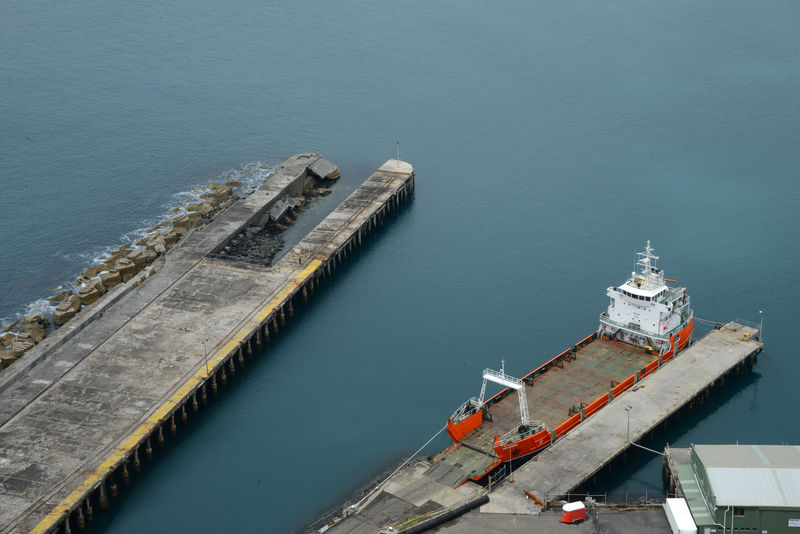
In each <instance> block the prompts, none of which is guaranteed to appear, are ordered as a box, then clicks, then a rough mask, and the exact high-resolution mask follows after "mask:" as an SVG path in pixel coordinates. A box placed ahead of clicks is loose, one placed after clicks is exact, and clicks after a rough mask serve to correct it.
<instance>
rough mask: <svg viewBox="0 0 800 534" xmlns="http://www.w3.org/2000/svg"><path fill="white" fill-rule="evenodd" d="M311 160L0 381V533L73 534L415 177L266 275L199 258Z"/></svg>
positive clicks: (288, 169)
mask: <svg viewBox="0 0 800 534" xmlns="http://www.w3.org/2000/svg"><path fill="white" fill-rule="evenodd" d="M319 159H320V156H319V155H316V154H301V155H297V156H294V157H293V158H290V159H289V160H287V162H285V163H284V165H283V168H282V169H281V170H280V171H278V172H277V173H276V174H275V175H273V176H271V177H270V178H268V180H267V181H266V182H265V184H264V185H263V186H262V187H261V188H260V189H258V190H257V191H255V192H253V193H252V194H251V195H250V196H248V197H246V198H244V199H241V200H239V201H238V202H236V203H235V204H234V205H233V206H231V207H230V208H229V209H228V210H227V211H226V212H225V213H223V214H221V215H220V216H219V217H218V218H217V219H216V220H214V221H213V222H212V223H210V224H208V225H207V226H205V227H202V228H196V229H194V230H193V231H192V232H190V234H189V235H187V236H186V237H185V238H184V239H183V240H182V241H181V242H180V243H179V245H178V246H176V247H175V248H174V249H172V250H171V251H169V252H168V253H167V254H166V256H165V257H164V258H162V259H160V260H157V262H156V263H155V264H154V265H153V268H154V271H155V274H152V275H151V276H148V277H147V278H146V279H144V280H139V281H138V282H137V280H135V279H134V280H131V281H129V282H128V283H126V284H124V285H122V286H119V287H117V288H115V289H114V290H113V291H112V292H110V293H111V294H109V295H107V296H106V297H105V298H104V299H101V301H99V302H98V303H96V306H95V307H92V308H90V309H89V310H87V311H86V312H82V313H81V314H80V316H79V317H76V319H75V320H73V321H71V322H70V323H68V324H67V325H65V327H64V328H62V329H60V330H59V331H58V332H56V333H55V334H54V335H53V336H51V337H49V338H47V339H46V340H45V341H44V342H43V343H42V344H41V345H40V346H37V347H36V349H34V351H31V352H30V353H28V354H26V355H25V356H24V357H23V359H21V360H20V361H19V362H17V363H18V364H19V365H17V363H15V366H16V368H10V369H9V370H8V371H13V372H9V373H8V374H6V373H4V376H3V378H2V381H0V532H29V531H33V532H50V531H53V530H55V529H57V528H59V527H63V526H67V527H70V526H71V528H73V529H74V528H75V527H76V525H75V523H74V522H75V521H80V522H83V521H84V516H85V515H89V516H90V517H91V514H92V506H93V503H94V505H95V506H96V503H97V499H98V498H100V499H101V500H104V499H106V498H107V497H106V494H107V491H108V489H107V487H106V480H107V478H108V477H109V476H111V475H113V474H114V473H115V472H117V473H118V472H120V471H121V472H122V473H123V474H124V475H127V469H128V468H129V464H130V463H133V462H134V461H135V462H138V458H139V456H138V455H139V454H144V451H143V450H141V449H144V448H147V449H149V448H150V447H151V446H154V445H155V443H154V442H155V440H156V439H158V437H161V436H160V434H161V433H162V432H164V431H165V430H166V431H169V427H170V426H174V423H175V419H176V418H177V417H180V416H181V414H184V415H185V410H186V409H187V404H188V405H191V404H194V406H195V407H196V406H197V398H198V397H199V396H200V394H202V395H206V385H207V384H206V382H207V380H208V381H210V382H211V386H213V387H214V388H216V380H217V377H218V376H219V377H220V378H221V379H222V380H224V379H225V373H226V368H227V369H228V372H233V371H234V369H235V363H234V361H235V360H237V356H238V361H241V356H242V353H243V351H245V350H247V349H251V350H252V349H253V348H255V346H256V345H257V344H259V345H260V343H261V341H262V338H263V337H266V336H268V335H269V333H270V331H273V332H274V331H276V330H277V329H278V328H279V325H280V326H281V327H282V325H283V321H284V320H285V318H286V316H288V315H291V313H292V299H293V298H294V297H296V296H298V295H299V294H300V293H301V292H302V295H303V296H306V294H307V293H308V292H310V291H312V290H313V287H314V284H315V283H318V281H319V279H320V278H321V277H322V276H324V275H326V274H327V275H330V273H331V271H332V270H333V269H334V268H335V267H336V265H338V263H340V262H341V261H343V260H344V259H345V258H346V256H347V254H348V252H349V251H352V250H353V249H354V248H355V247H356V246H357V245H359V244H360V242H361V238H362V236H364V235H366V233H367V232H368V231H370V229H374V228H375V227H376V226H377V225H378V224H379V222H381V221H382V220H383V217H384V215H385V214H386V213H387V211H389V210H393V209H396V208H397V207H398V205H399V202H400V201H401V200H405V199H407V198H409V196H410V193H411V189H412V188H413V167H412V166H411V165H409V164H407V163H405V162H402V161H394V160H390V161H389V162H387V164H386V165H384V166H382V167H381V168H380V169H379V170H378V171H377V172H376V173H375V174H373V175H372V176H371V177H370V178H369V179H368V180H367V181H366V182H365V183H364V184H363V185H362V186H361V187H359V188H358V189H357V190H356V191H355V192H354V193H353V194H352V195H351V196H350V197H348V198H347V199H346V200H345V201H344V202H343V203H342V204H341V205H340V206H339V207H338V208H337V209H336V210H335V211H334V212H333V213H331V215H329V216H328V217H327V218H326V219H325V220H323V221H322V222H321V223H320V224H319V225H318V226H317V228H315V229H314V230H312V232H311V233H310V234H308V236H306V238H304V239H303V240H302V241H301V242H300V243H299V244H298V245H296V246H295V247H294V248H292V249H291V250H290V251H288V252H287V253H286V254H285V255H284V257H283V258H282V259H281V260H279V261H278V262H277V263H275V264H274V265H273V266H271V267H264V266H257V265H248V264H243V263H235V262H228V261H223V260H217V259H210V258H208V257H207V255H208V254H209V253H211V252H212V251H214V250H215V249H218V248H219V247H220V246H221V245H222V244H224V243H225V242H226V240H228V239H230V238H231V236H233V235H235V234H236V233H237V232H239V231H240V230H241V229H242V228H244V227H246V226H247V225H248V224H252V222H253V221H254V220H255V219H256V218H259V217H263V216H264V214H265V213H268V211H269V208H270V207H271V205H272V204H273V203H274V201H275V199H276V198H278V197H285V196H286V195H293V194H296V191H297V190H298V188H299V190H302V187H303V183H302V182H303V180H305V179H307V169H308V167H309V166H311V165H312V164H314V163H315V162H317V161H318V160H319ZM206 361H207V366H208V368H209V374H207V371H206ZM151 441H152V442H153V443H151ZM112 484H113V482H112ZM76 518H77V519H76ZM70 523H71V525H70ZM65 530H66V529H65Z"/></svg>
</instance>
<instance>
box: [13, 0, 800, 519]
mask: <svg viewBox="0 0 800 534" xmlns="http://www.w3.org/2000/svg"><path fill="white" fill-rule="evenodd" d="M798 29H800V4H798V3H797V2H792V1H768V2H743V1H735V0H734V1H731V0H724V1H721V0H720V1H717V0H708V1H705V2H682V1H681V2H668V3H664V2H656V1H650V0H645V1H640V2H628V1H622V2H588V1H576V2H560V1H533V2H466V3H465V2H420V1H408V2H386V1H374V2H320V1H309V2H284V1H275V2H256V1H252V0H241V1H236V2H229V3H216V2H205V1H202V0H201V1H199V2H198V1H195V2H188V1H185V0H175V1H172V2H166V3H156V2H142V1H140V0H127V1H125V2H120V1H107V2H86V1H83V0H77V1H73V2H41V1H26V2H22V1H18V0H8V1H6V2H3V3H1V4H0V200H2V209H0V317H6V318H12V317H15V316H16V315H17V314H20V313H24V312H25V311H26V309H31V308H35V307H36V306H37V305H40V304H41V303H40V304H36V302H35V301H36V300H37V299H39V298H41V297H46V296H48V295H50V294H52V293H53V292H55V291H56V290H57V288H58V287H59V286H60V285H62V284H67V283H69V282H70V281H72V280H73V279H74V278H75V276H76V275H77V274H78V273H79V272H80V271H81V270H82V269H83V268H84V267H85V266H87V265H88V264H89V262H90V261H91V258H92V257H94V256H96V255H97V254H99V253H101V252H102V251H103V250H104V247H108V246H113V245H118V244H119V243H120V242H121V241H122V240H123V239H125V238H126V236H128V237H130V233H131V232H134V231H135V230H136V229H138V228H142V227H145V226H146V225H147V224H148V223H149V222H151V221H153V220H157V219H158V217H160V216H162V215H163V214H164V213H165V212H166V211H167V210H168V209H169V208H170V206H172V205H174V204H175V202H176V199H179V198H181V194H183V193H185V192H187V191H189V190H190V189H191V187H194V186H197V185H202V184H205V183H206V182H208V181H209V180H210V179H212V178H214V177H217V176H220V175H224V174H225V173H228V172H229V171H230V170H232V169H238V168H241V167H242V166H247V165H250V166H251V167H252V166H254V165H255V166H257V165H259V164H274V163H275V162H276V161H279V160H280V159H281V158H284V157H287V156H289V155H291V154H293V153H297V152H304V151H317V152H321V153H323V154H325V155H326V156H327V157H328V158H330V159H331V160H333V161H334V162H336V163H338V164H339V165H340V166H341V167H342V169H343V174H344V176H343V178H342V180H341V183H339V184H338V185H337V186H336V193H335V195H333V196H332V197H333V198H334V199H336V198H338V199H341V198H343V196H344V195H346V194H347V191H349V190H352V189H353V188H355V187H356V186H357V185H358V184H359V183H360V182H361V181H362V180H363V179H365V178H366V177H367V176H369V174H370V173H371V172H372V171H373V170H374V169H376V168H377V167H378V166H379V165H380V164H382V163H383V162H384V161H385V160H387V159H388V158H390V157H393V156H395V154H396V150H397V143H398V142H399V148H400V156H401V158H403V159H406V160H408V161H410V162H411V163H413V164H414V165H415V167H416V173H417V192H416V197H415V199H414V201H413V203H411V204H410V205H409V206H408V207H407V209H405V210H404V211H403V213H402V214H401V215H400V216H398V217H397V219H395V220H394V221H393V222H392V224H390V225H388V226H387V227H385V228H384V230H383V231H382V232H381V234H380V236H379V238H377V239H375V240H374V241H372V242H371V243H370V245H369V247H367V248H366V249H364V251H363V253H361V254H359V255H358V256H357V257H356V258H355V259H354V261H353V262H352V263H351V264H350V265H349V266H348V267H347V268H346V269H344V270H342V271H340V272H339V273H337V276H336V277H335V279H334V280H333V281H332V282H331V283H330V284H328V285H326V287H325V288H324V290H322V291H320V292H319V293H318V294H317V295H316V297H315V299H314V301H313V305H312V306H311V307H309V308H308V309H306V310H305V311H304V312H303V313H301V314H300V315H299V316H298V318H297V319H296V320H295V321H294V322H293V323H292V325H291V327H290V328H289V329H287V330H286V331H284V332H283V334H282V335H281V336H279V340H277V341H276V342H275V343H274V344H272V345H270V346H269V347H268V350H267V351H266V353H264V354H262V355H261V356H259V357H258V358H256V359H255V360H254V361H253V362H252V363H251V364H250V365H249V367H248V371H247V372H246V373H244V374H243V375H241V376H239V377H238V378H237V379H236V381H235V384H234V385H233V386H231V387H229V388H227V390H226V392H225V393H224V395H223V396H222V398H221V399H220V401H218V402H214V403H213V404H212V406H211V407H210V408H209V409H208V410H207V411H206V412H205V414H204V417H202V418H200V419H199V420H196V421H195V422H194V423H193V424H192V425H191V427H190V428H189V430H188V431H184V432H183V433H182V437H181V438H180V439H179V441H178V442H177V443H174V444H173V445H172V446H170V448H169V449H168V450H167V451H166V452H164V453H160V454H158V455H157V457H158V460H157V461H156V462H155V463H154V464H153V465H151V466H150V467H149V468H148V469H147V470H146V471H145V472H144V474H143V475H141V476H139V477H138V478H137V479H136V482H135V484H133V485H132V486H131V487H130V488H129V489H127V490H126V496H125V499H123V500H122V501H121V502H120V503H119V504H118V505H117V506H115V507H114V508H113V510H112V511H111V512H110V513H108V514H106V515H104V516H102V517H101V519H100V520H99V521H98V522H97V527H96V529H97V530H98V531H104V532H112V533H128V532H141V531H143V530H148V531H155V532H168V531H173V532H189V531H195V532H211V531H232V532H248V531H262V532H287V531H293V530H294V531H298V530H300V529H302V528H303V526H304V525H306V524H307V523H309V522H310V521H312V520H313V519H315V518H316V517H317V516H318V514H320V513H321V512H322V511H324V510H326V509H329V508H330V507H333V506H336V505H338V504H340V503H341V502H342V500H343V499H344V498H346V497H347V496H348V495H349V494H350V493H351V492H352V491H354V490H357V489H358V488H359V487H360V486H361V485H362V484H364V483H366V482H367V481H369V480H370V479H371V478H373V477H375V476H377V475H378V474H380V473H381V472H383V471H384V470H385V469H387V468H388V467H390V466H391V465H393V464H395V463H396V462H398V461H399V460H400V459H401V458H403V457H404V456H406V455H407V454H409V453H410V452H411V451H413V450H414V449H416V447H417V446H419V445H420V444H422V443H424V442H425V440H427V439H428V437H430V436H431V435H432V434H433V433H434V432H436V431H437V430H438V429H439V428H440V427H441V426H442V425H443V424H444V422H445V421H446V418H447V417H448V415H449V414H450V413H451V411H452V410H453V409H454V408H455V407H456V406H458V404H460V403H461V402H462V401H463V400H464V399H465V398H467V397H469V396H471V395H474V394H475V393H476V392H477V389H478V387H479V386H480V384H479V373H480V372H481V370H482V369H484V368H485V367H493V366H498V365H499V363H500V360H501V359H505V361H506V368H507V370H508V371H509V372H510V373H512V374H522V373H525V372H526V371H528V370H530V369H532V368H534V367H536V366H538V365H539V364H541V363H542V362H544V361H545V360H546V359H549V358H550V357H552V356H553V355H555V354H557V353H558V352H560V351H561V350H563V349H564V348H565V347H567V346H569V345H571V344H572V343H575V342H576V341H577V340H579V339H581V338H583V337H584V336H586V335H587V334H589V333H590V332H592V331H593V330H594V329H595V328H596V327H597V325H598V314H599V313H600V312H601V311H602V310H603V308H604V307H605V306H607V297H606V296H605V288H606V287H607V286H610V285H616V284H618V283H620V282H622V281H623V280H624V278H625V277H626V276H627V275H628V274H629V272H630V270H631V268H632V265H633V259H634V256H633V254H634V252H635V251H636V250H639V249H641V248H642V247H643V245H644V243H645V241H646V240H647V239H650V240H652V242H653V245H654V246H655V248H656V253H657V254H659V255H660V256H661V266H662V267H664V268H665V270H666V272H667V276H668V277H670V278H676V279H678V280H679V281H680V283H681V284H682V285H686V286H687V287H688V288H689V291H690V294H691V295H692V299H693V306H694V309H695V312H696V314H697V316H699V317H702V318H706V319H711V320H719V321H727V320H732V319H734V318H737V317H740V318H743V319H747V320H752V321H757V320H758V311H759V310H763V311H764V318H765V327H764V339H765V341H766V349H765V351H764V353H763V355H762V356H761V357H760V359H759V362H758V364H757V366H756V368H755V372H754V373H753V374H751V375H748V376H747V377H746V378H744V379H741V380H739V381H733V382H730V383H728V385H727V386H726V388H725V390H724V393H722V394H718V395H714V396H712V398H711V400H710V402H709V403H708V404H707V405H706V406H705V407H704V408H703V410H702V411H700V412H697V415H693V416H692V417H684V418H682V419H681V421H680V422H679V423H677V424H673V425H670V426H669V427H668V430H667V431H666V432H664V433H663V435H658V436H656V439H655V440H654V442H653V443H651V444H650V445H651V446H652V447H655V448H660V447H663V445H664V443H665V442H667V441H668V442H670V443H674V444H679V445H681V444H683V445H685V444H688V443H690V442H695V443H732V442H736V441H739V442H747V443H784V442H787V443H794V444H798V443H800V426H798V425H797V423H796V421H795V420H794V418H793V417H788V416H787V414H791V413H793V410H794V408H795V407H796V406H797V383H798V380H800V361H798V358H797V337H795V334H796V333H797V331H798V328H797V321H798V299H799V298H800V282H798V274H800V230H798V227H799V226H800V209H798V202H799V201H800V180H798V178H799V177H800V172H799V171H798V169H800V61H799V60H798V50H800V31H798ZM332 205H335V202H331V203H330V206H332ZM330 206H328V207H327V208H326V209H329V208H330ZM323 211H324V210H322V209H319V210H317V211H316V212H314V213H312V212H309V213H308V214H307V215H308V216H309V217H321V216H323V215H324V213H323ZM306 224H307V225H310V223H306ZM32 303H33V304H32ZM535 409H536V408H535V406H534V407H532V410H533V411H535ZM620 424H621V425H622V424H624V422H622V421H621V422H620ZM445 445H446V441H445V440H443V439H441V438H440V439H439V440H438V441H435V442H434V446H436V447H440V448H441V447H444V446H445ZM660 468H661V467H660V460H659V459H658V458H656V457H653V458H650V457H648V456H646V455H645V456H641V457H637V459H636V460H635V461H632V462H629V464H627V466H626V467H625V468H624V470H620V469H617V470H615V472H614V473H613V476H607V477H605V478H603V479H601V480H599V481H598V484H599V485H601V486H602V487H598V488H595V489H598V490H600V491H626V490H629V491H644V490H650V491H661V490H662V486H661V480H660Z"/></svg>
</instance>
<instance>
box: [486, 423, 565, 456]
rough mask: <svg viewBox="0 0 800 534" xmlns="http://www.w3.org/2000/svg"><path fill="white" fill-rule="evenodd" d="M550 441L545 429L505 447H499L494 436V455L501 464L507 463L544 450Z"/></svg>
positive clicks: (497, 439)
mask: <svg viewBox="0 0 800 534" xmlns="http://www.w3.org/2000/svg"><path fill="white" fill-rule="evenodd" d="M551 440H552V438H551V436H550V432H549V431H548V430H546V429H545V430H540V431H539V432H537V433H536V434H533V435H532V436H528V437H527V438H524V439H521V440H519V441H514V442H512V443H509V444H507V445H500V438H498V437H497V436H495V437H494V453H495V454H496V455H497V458H499V459H500V461H501V462H508V461H511V460H513V459H515V458H520V457H522V456H527V455H528V454H533V453H534V452H537V451H540V450H542V449H544V448H545V447H547V446H548V445H550V443H551Z"/></svg>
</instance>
